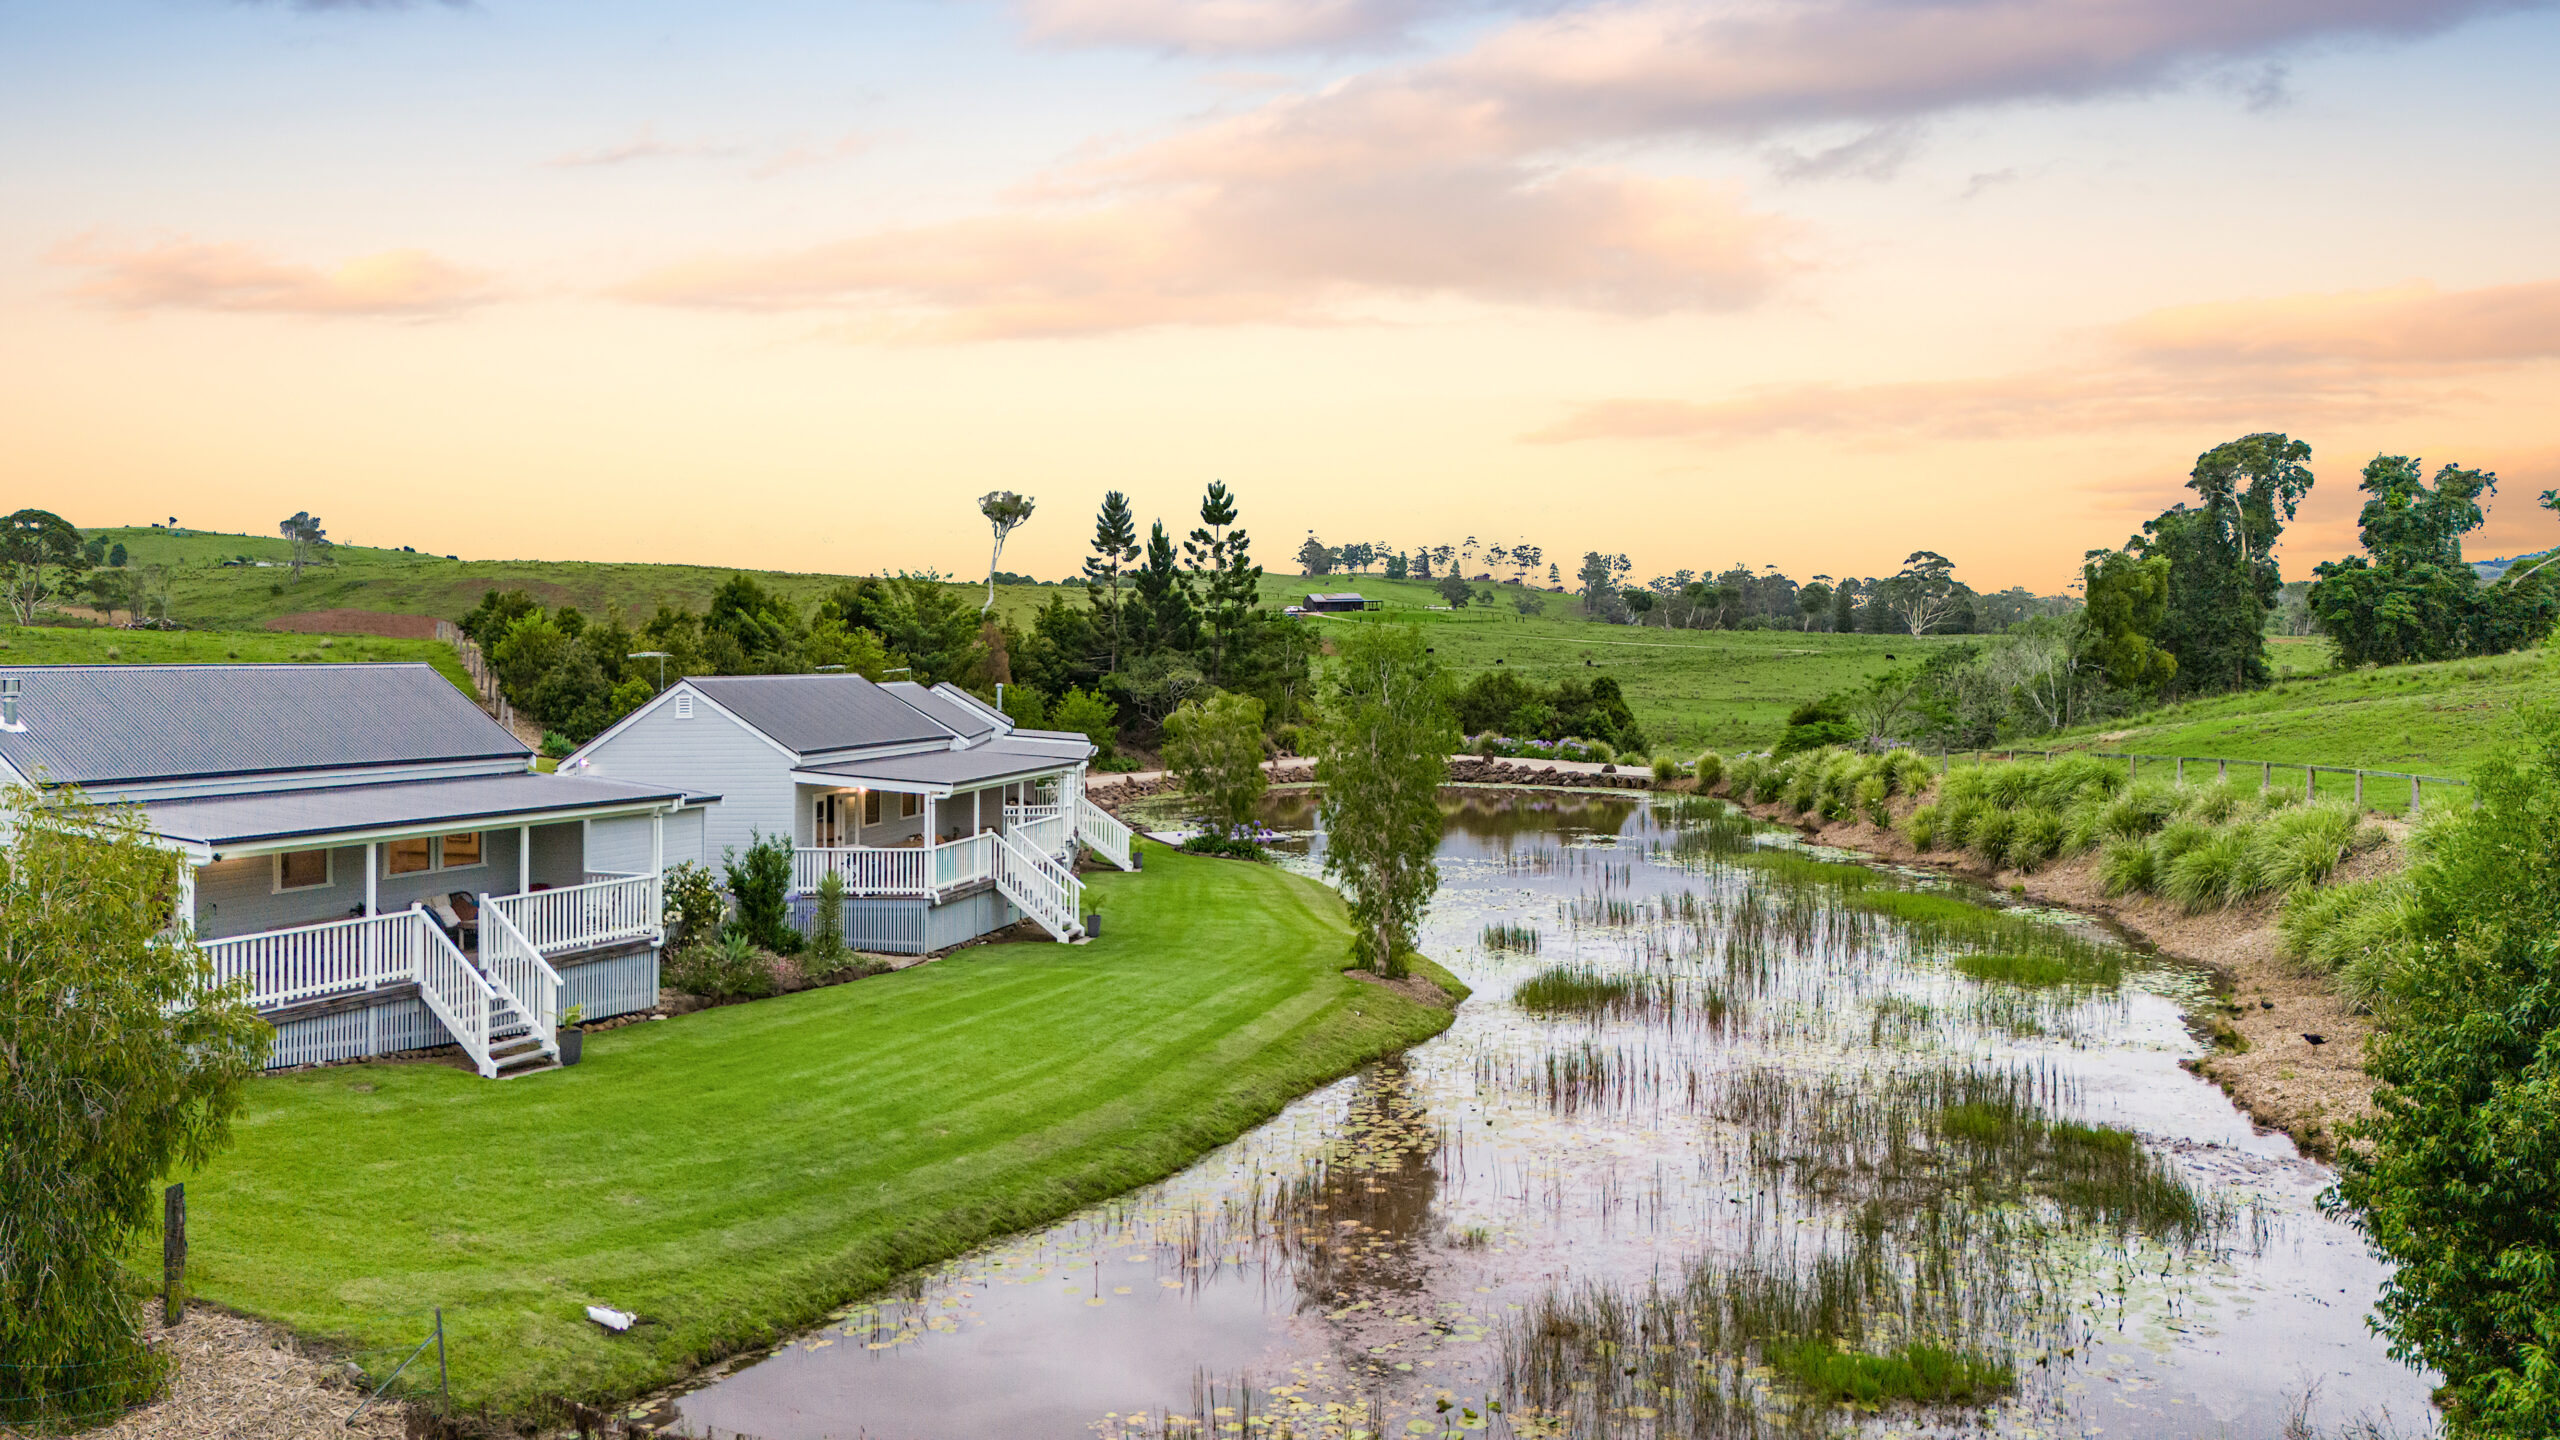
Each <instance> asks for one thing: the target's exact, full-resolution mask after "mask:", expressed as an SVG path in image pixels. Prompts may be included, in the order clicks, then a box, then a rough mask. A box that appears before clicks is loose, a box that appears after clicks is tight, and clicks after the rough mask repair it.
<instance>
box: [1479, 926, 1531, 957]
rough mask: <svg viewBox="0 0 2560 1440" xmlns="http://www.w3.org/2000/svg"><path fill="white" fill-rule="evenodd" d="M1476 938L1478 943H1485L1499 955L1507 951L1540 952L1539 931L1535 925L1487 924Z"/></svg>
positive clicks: (1514, 952) (1487, 947)
mask: <svg viewBox="0 0 2560 1440" xmlns="http://www.w3.org/2000/svg"><path fill="white" fill-rule="evenodd" d="M1476 938H1477V943H1479V944H1481V945H1483V946H1484V948H1485V949H1487V950H1489V951H1491V952H1493V953H1494V954H1497V955H1500V954H1505V953H1509V954H1518V955H1535V954H1537V953H1538V932H1537V929H1536V927H1534V926H1529V925H1504V924H1494V925H1487V926H1486V927H1484V931H1483V933H1482V934H1480V935H1478V936H1477V937H1476Z"/></svg>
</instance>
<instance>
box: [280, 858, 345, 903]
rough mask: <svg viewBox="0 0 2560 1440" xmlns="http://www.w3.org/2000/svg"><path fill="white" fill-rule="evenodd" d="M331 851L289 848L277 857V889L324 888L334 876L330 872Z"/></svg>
mask: <svg viewBox="0 0 2560 1440" xmlns="http://www.w3.org/2000/svg"><path fill="white" fill-rule="evenodd" d="M329 859H330V852H328V851H326V850H288V851H286V852H285V853H283V854H282V855H278V856H277V857H276V891H277V893H278V894H282V893H283V892H284V891H287V890H319V889H323V888H325V887H326V886H328V884H329V883H330V881H331V880H332V879H333V878H334V877H333V876H332V875H331V874H330V872H329Z"/></svg>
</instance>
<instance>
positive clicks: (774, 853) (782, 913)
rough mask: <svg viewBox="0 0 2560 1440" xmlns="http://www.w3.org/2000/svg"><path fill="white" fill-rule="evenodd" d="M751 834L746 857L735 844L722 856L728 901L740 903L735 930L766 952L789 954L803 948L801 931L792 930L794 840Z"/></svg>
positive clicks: (779, 836) (784, 837) (778, 836)
mask: <svg viewBox="0 0 2560 1440" xmlns="http://www.w3.org/2000/svg"><path fill="white" fill-rule="evenodd" d="M750 833H751V834H752V835H753V838H752V840H751V841H750V843H749V844H748V846H747V853H746V854H744V855H740V854H739V853H738V850H737V847H736V846H734V845H733V846H731V847H730V848H729V849H728V850H727V851H726V852H724V855H723V868H725V869H726V870H727V871H728V872H729V898H730V899H732V900H735V901H736V902H737V904H738V918H737V925H736V928H737V930H738V931H739V932H740V933H742V934H744V935H745V936H746V937H747V938H748V939H749V940H751V941H753V942H755V943H756V944H758V945H761V946H763V947H764V948H766V949H767V950H771V951H773V952H775V953H777V954H781V955H788V954H791V953H792V952H794V951H796V950H798V949H799V948H800V932H799V931H797V930H794V929H792V928H791V906H790V899H789V897H790V894H791V841H790V839H789V838H788V837H786V836H781V835H765V834H759V833H754V832H750Z"/></svg>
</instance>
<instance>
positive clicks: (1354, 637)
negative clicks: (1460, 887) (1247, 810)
mask: <svg viewBox="0 0 2560 1440" xmlns="http://www.w3.org/2000/svg"><path fill="white" fill-rule="evenodd" d="M1318 735H1319V740H1318V748H1317V757H1318V758H1317V761H1316V780H1317V783H1319V784H1321V785H1322V786H1323V787H1324V790H1323V798H1322V800H1321V801H1320V802H1319V803H1320V808H1321V813H1322V818H1323V821H1324V828H1325V861H1324V864H1325V871H1326V873H1327V874H1329V875H1332V876H1333V877H1334V878H1335V879H1336V880H1337V881H1338V882H1339V883H1340V884H1341V886H1342V890H1343V894H1344V898H1345V899H1346V900H1347V901H1348V902H1349V904H1350V909H1351V929H1352V936H1351V955H1352V958H1353V960H1354V961H1356V962H1357V963H1358V964H1360V965H1362V966H1364V967H1366V968H1367V969H1369V970H1371V971H1374V972H1376V973H1378V974H1381V975H1386V976H1390V977H1394V976H1401V975H1403V974H1404V973H1405V971H1406V969H1407V965H1406V956H1408V955H1409V954H1411V953H1412V950H1413V942H1414V933H1415V930H1416V928H1417V927H1418V926H1419V925H1420V924H1421V922H1422V917H1423V914H1424V912H1425V911H1426V910H1427V909H1428V908H1429V906H1430V904H1431V897H1432V896H1433V895H1434V894H1435V893H1437V892H1438V890H1439V888H1440V870H1439V866H1438V865H1437V864H1436V863H1434V860H1433V857H1434V856H1435V855H1436V854H1437V853H1438V851H1439V848H1440V831H1441V824H1442V817H1441V814H1440V787H1441V785H1442V784H1444V783H1445V782H1446V781H1447V780H1448V776H1449V756H1450V755H1451V754H1452V753H1453V752H1454V751H1455V750H1456V749H1457V748H1458V744H1459V735H1458V722H1457V718H1456V713H1455V710H1454V708H1453V705H1452V694H1451V686H1450V683H1449V679H1448V676H1447V675H1446V674H1445V673H1444V672H1443V671H1442V670H1441V669H1440V667H1439V664H1438V662H1437V661H1435V660H1434V659H1433V658H1432V654H1431V651H1430V649H1429V648H1428V647H1427V646H1425V645H1424V644H1423V637H1422V632H1421V630H1420V629H1418V628H1415V627H1412V626H1388V625H1364V626H1357V627H1354V628H1352V630H1351V631H1350V633H1349V634H1347V635H1346V636H1344V637H1343V640H1342V649H1341V654H1340V656H1339V657H1338V659H1337V661H1336V664H1335V667H1334V674H1333V686H1332V692H1331V693H1330V694H1329V695H1328V696H1327V697H1326V703H1325V706H1324V719H1323V723H1322V725H1321V726H1320V727H1319V730H1318Z"/></svg>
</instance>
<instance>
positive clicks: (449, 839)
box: [382, 830, 485, 875]
mask: <svg viewBox="0 0 2560 1440" xmlns="http://www.w3.org/2000/svg"><path fill="white" fill-rule="evenodd" d="M484 844H485V842H484V837H483V836H482V834H481V832H480V831H477V830H470V831H465V832H464V833H462V834H460V835H435V836H420V837H418V838H417V839H414V840H391V841H386V842H384V844H383V847H382V873H383V874H385V875H423V874H425V873H427V872H428V871H430V870H468V869H470V868H472V867H473V866H475V865H478V864H479V863H480V862H481V859H482V856H483V849H484Z"/></svg>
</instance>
